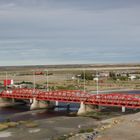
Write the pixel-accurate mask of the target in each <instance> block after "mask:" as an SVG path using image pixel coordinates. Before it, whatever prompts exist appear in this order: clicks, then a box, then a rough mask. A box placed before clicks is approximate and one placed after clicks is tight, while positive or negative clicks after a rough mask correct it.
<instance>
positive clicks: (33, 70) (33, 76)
mask: <svg viewBox="0 0 140 140" xmlns="http://www.w3.org/2000/svg"><path fill="white" fill-rule="evenodd" d="M35 82H36V81H35V70H33V88H34V91H33V93H35Z"/></svg>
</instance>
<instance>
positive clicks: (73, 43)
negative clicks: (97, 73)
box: [0, 0, 140, 65]
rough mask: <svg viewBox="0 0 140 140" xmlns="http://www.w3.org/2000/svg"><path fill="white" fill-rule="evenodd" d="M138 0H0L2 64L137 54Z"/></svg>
mask: <svg viewBox="0 0 140 140" xmlns="http://www.w3.org/2000/svg"><path fill="white" fill-rule="evenodd" d="M139 13H140V1H139V0H133V1H132V0H127V1H126V0H117V1H114V0H106V1H104V0H94V1H93V0H86V1H85V0H0V65H30V64H64V63H65V64H67V63H69V64H72V63H125V62H127V63H129V62H135V63H136V62H139V60H140V55H139V54H140V47H139V46H140V40H139V37H140V19H139Z"/></svg>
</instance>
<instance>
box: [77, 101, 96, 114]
mask: <svg viewBox="0 0 140 140" xmlns="http://www.w3.org/2000/svg"><path fill="white" fill-rule="evenodd" d="M94 110H95V106H94V105H86V104H84V103H83V102H81V104H80V108H79V110H78V112H77V115H82V114H85V113H87V112H92V111H94Z"/></svg>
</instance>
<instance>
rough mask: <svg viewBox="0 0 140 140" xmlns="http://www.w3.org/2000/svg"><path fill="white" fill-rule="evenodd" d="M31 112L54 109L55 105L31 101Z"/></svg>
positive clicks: (47, 102)
mask: <svg viewBox="0 0 140 140" xmlns="http://www.w3.org/2000/svg"><path fill="white" fill-rule="evenodd" d="M31 102H32V103H31V106H30V110H35V109H41V108H46V109H48V108H53V104H51V103H50V102H49V101H38V100H36V99H35V98H34V99H33V100H32V101H31Z"/></svg>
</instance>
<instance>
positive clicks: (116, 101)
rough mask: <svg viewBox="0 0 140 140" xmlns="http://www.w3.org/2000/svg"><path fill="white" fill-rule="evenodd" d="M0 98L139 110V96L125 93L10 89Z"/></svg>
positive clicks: (0, 95)
mask: <svg viewBox="0 0 140 140" xmlns="http://www.w3.org/2000/svg"><path fill="white" fill-rule="evenodd" d="M0 98H15V99H33V98H35V99H36V100H46V101H60V102H72V103H80V102H84V103H85V104H92V105H103V106H120V107H121V106H125V107H127V108H140V95H138V94H127V93H125V94H124V93H109V94H98V95H97V94H90V93H86V92H83V91H76V90H71V91H70V90H59V91H49V92H47V91H41V90H37V89H35V90H34V89H12V90H7V91H6V90H4V91H2V92H1V93H0Z"/></svg>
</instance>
